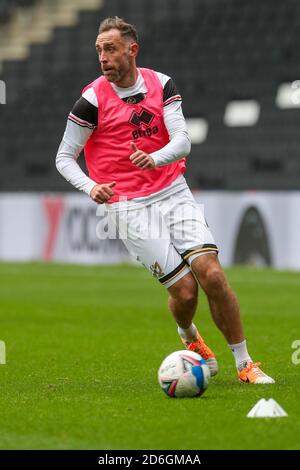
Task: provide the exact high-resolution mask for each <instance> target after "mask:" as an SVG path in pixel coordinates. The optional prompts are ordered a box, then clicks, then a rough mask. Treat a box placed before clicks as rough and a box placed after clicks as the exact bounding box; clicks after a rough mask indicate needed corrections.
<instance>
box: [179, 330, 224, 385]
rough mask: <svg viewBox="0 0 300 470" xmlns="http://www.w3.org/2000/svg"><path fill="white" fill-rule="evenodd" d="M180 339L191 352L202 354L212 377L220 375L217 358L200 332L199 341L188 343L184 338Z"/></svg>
mask: <svg viewBox="0 0 300 470" xmlns="http://www.w3.org/2000/svg"><path fill="white" fill-rule="evenodd" d="M180 338H181V341H182V342H183V344H184V345H185V347H186V348H187V349H188V350H189V351H193V352H195V353H198V354H200V356H201V357H203V359H205V361H206V363H207V365H208V368H209V371H210V375H211V376H213V375H216V374H217V373H218V362H217V359H216V356H215V354H214V353H213V352H212V350H211V349H210V348H209V347H208V346H207V344H205V342H204V340H203V338H202V337H201V336H200V335H199V333H198V332H197V339H196V340H195V341H192V342H191V341H186V340H185V339H183V338H182V337H180Z"/></svg>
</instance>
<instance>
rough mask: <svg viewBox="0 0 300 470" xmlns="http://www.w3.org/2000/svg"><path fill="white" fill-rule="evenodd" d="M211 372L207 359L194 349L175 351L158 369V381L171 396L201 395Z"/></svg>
mask: <svg viewBox="0 0 300 470" xmlns="http://www.w3.org/2000/svg"><path fill="white" fill-rule="evenodd" d="M209 379H210V372H209V368H208V365H207V364H206V362H205V360H204V359H203V358H202V357H201V356H200V355H199V354H197V353H195V352H192V351H187V350H184V351H175V352H173V353H172V354H170V355H169V356H167V357H166V358H165V359H164V360H163V362H162V363H161V366H160V368H159V370H158V382H159V385H160V386H161V388H162V389H163V391H164V392H165V393H166V394H167V395H169V397H199V396H200V395H202V394H203V393H204V391H205V390H206V389H207V387H208V382H209Z"/></svg>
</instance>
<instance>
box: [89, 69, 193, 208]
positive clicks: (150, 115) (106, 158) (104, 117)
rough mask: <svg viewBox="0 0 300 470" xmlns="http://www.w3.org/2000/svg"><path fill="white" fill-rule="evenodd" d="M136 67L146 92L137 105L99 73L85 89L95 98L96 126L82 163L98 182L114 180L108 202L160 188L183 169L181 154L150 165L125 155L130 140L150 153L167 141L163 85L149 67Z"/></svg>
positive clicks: (128, 153)
mask: <svg viewBox="0 0 300 470" xmlns="http://www.w3.org/2000/svg"><path fill="white" fill-rule="evenodd" d="M139 70H140V72H141V73H142V75H143V78H144V80H145V84H146V87H147V90H148V92H147V94H146V96H145V98H144V99H143V100H142V101H140V102H139V103H137V104H129V103H126V102H124V101H123V100H122V99H121V98H119V96H118V95H117V94H116V92H115V91H114V89H113V87H112V86H111V84H110V83H109V82H108V80H107V79H106V78H105V77H104V76H101V77H99V78H97V79H96V80H95V81H94V82H92V83H91V84H90V85H88V86H87V87H86V88H85V89H84V90H87V89H88V88H90V87H93V88H94V90H95V93H96V96H97V100H98V127H97V128H96V129H95V131H94V132H93V134H92V135H91V137H90V139H89V140H88V142H87V143H86V145H85V148H84V153H85V159H86V164H87V168H88V171H89V175H90V178H92V179H93V180H94V181H96V182H97V183H99V184H102V183H111V182H113V181H116V183H117V184H116V186H115V187H114V188H113V191H114V193H115V194H114V196H113V197H112V198H111V199H110V200H109V201H108V202H109V203H112V202H116V201H118V200H119V199H120V197H122V199H124V198H127V199H133V198H136V197H142V196H148V195H150V194H152V193H155V192H157V191H160V190H161V189H163V188H165V187H167V186H169V185H170V184H171V183H172V182H173V181H174V180H175V179H176V177H177V176H178V175H179V173H183V172H184V170H185V158H182V159H181V160H179V161H177V162H174V163H170V164H169V165H165V166H163V167H157V168H154V169H151V170H140V169H139V168H138V167H137V166H135V165H134V164H133V163H132V162H131V161H130V159H129V157H130V155H131V154H132V150H131V145H130V142H134V143H135V144H136V146H137V147H138V149H139V150H143V151H144V152H146V153H151V152H154V151H156V150H160V149H161V148H162V147H164V146H165V145H166V144H167V143H168V142H169V140H170V139H169V135H168V132H167V129H166V127H165V124H164V117H163V88H162V85H161V83H160V81H159V79H158V77H157V76H156V74H155V72H154V71H153V70H150V69H144V68H141V69H139Z"/></svg>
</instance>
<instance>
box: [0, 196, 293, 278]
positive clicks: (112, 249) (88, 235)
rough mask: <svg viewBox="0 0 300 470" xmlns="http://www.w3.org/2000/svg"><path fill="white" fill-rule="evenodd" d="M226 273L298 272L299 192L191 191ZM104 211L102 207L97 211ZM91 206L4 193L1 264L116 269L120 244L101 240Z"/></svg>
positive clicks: (122, 257)
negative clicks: (241, 266)
mask: <svg viewBox="0 0 300 470" xmlns="http://www.w3.org/2000/svg"><path fill="white" fill-rule="evenodd" d="M194 195H195V198H196V200H197V201H198V202H199V203H200V204H204V211H205V217H206V219H207V221H208V224H209V226H210V228H211V230H212V233H213V235H214V237H215V241H216V243H217V245H218V246H219V248H220V259H221V262H222V263H223V265H224V266H230V265H232V264H234V263H247V264H253V265H256V266H257V265H261V266H265V265H269V266H272V267H274V268H278V269H295V270H297V269H300V251H299V249H298V244H299V239H300V222H299V217H298V215H297V214H298V208H299V204H300V191H295V192H281V191H274V192H268V191H257V192H254V191H243V192H230V191H197V192H194ZM103 208H104V206H101V209H103ZM101 221H103V218H102V217H100V216H99V215H98V216H97V215H96V208H95V204H94V203H93V202H92V201H91V200H89V198H87V197H86V196H85V195H83V194H80V193H79V194H73V193H64V194H58V193H55V194H46V193H2V194H1V195H0V226H1V229H0V259H1V260H2V261H38V260H43V261H57V262H64V263H84V264H86V263H90V264H93V263H94V264H98V263H100V264H104V263H119V262H123V261H129V260H130V258H129V255H128V254H127V251H126V249H125V247H124V245H123V242H122V241H121V240H119V239H110V238H107V239H102V240H101V239H99V238H97V235H96V229H97V226H98V227H99V225H98V224H99V223H102V222H101Z"/></svg>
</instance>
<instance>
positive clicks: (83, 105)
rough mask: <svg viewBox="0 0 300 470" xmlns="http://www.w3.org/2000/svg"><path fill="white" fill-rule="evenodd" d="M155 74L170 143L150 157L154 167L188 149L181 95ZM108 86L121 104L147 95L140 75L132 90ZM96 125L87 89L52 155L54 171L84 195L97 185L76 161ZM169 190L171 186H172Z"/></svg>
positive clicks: (93, 101) (94, 102)
mask: <svg viewBox="0 0 300 470" xmlns="http://www.w3.org/2000/svg"><path fill="white" fill-rule="evenodd" d="M156 74H157V76H158V78H159V80H160V82H161V84H162V86H163V90H164V99H163V102H164V123H165V126H166V129H167V131H168V134H169V137H170V142H168V144H167V145H165V146H164V147H163V148H161V149H160V150H158V151H156V152H153V153H151V154H150V155H151V157H152V158H153V160H154V162H155V165H156V166H163V165H167V164H169V163H172V162H174V161H176V160H180V159H181V158H182V157H185V156H187V155H188V154H189V153H190V150H191V143H190V139H189V135H188V132H187V128H186V122H185V119H184V116H183V113H182V107H181V103H182V99H181V96H180V95H179V93H178V91H177V89H176V87H175V85H174V83H173V81H172V79H171V78H170V77H168V76H167V75H164V74H162V73H159V72H156ZM111 85H112V86H113V88H114V90H115V92H116V93H117V94H118V96H119V97H120V98H121V99H123V100H124V101H127V99H128V98H130V99H131V98H132V97H133V96H134V97H135V98H136V99H137V100H139V99H143V96H144V94H146V93H147V88H146V84H145V82H144V79H143V76H142V74H141V73H140V72H139V73H138V77H137V80H136V82H135V84H134V85H133V86H132V87H129V88H120V87H117V86H116V85H114V84H113V83H112V84H111ZM97 122H98V102H97V96H96V94H95V91H94V89H93V88H89V89H88V90H86V91H85V92H84V93H83V94H82V96H81V98H80V99H79V100H78V101H77V102H76V103H75V105H74V107H73V109H72V111H71V113H70V114H69V117H68V121H67V125H66V129H65V133H64V136H63V139H62V142H61V144H60V146H59V149H58V152H57V155H56V167H57V169H58V171H59V172H60V173H61V174H62V175H63V176H64V178H65V179H66V180H67V181H69V182H70V183H71V184H72V185H73V186H74V187H75V188H77V189H79V190H81V191H84V192H85V193H86V194H90V192H91V190H92V188H93V187H94V186H95V185H96V184H97V183H96V182H95V181H93V180H92V179H91V178H89V177H88V176H87V175H86V174H85V173H84V172H83V171H82V170H81V168H80V166H79V165H78V163H77V159H78V157H79V155H80V153H81V151H82V149H83V148H84V146H85V144H86V142H87V141H88V139H89V137H90V135H91V134H92V132H93V131H94V130H95V128H96V127H97ZM179 184H180V178H179ZM173 187H174V183H173V184H172V188H173ZM175 190H176V184H175Z"/></svg>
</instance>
